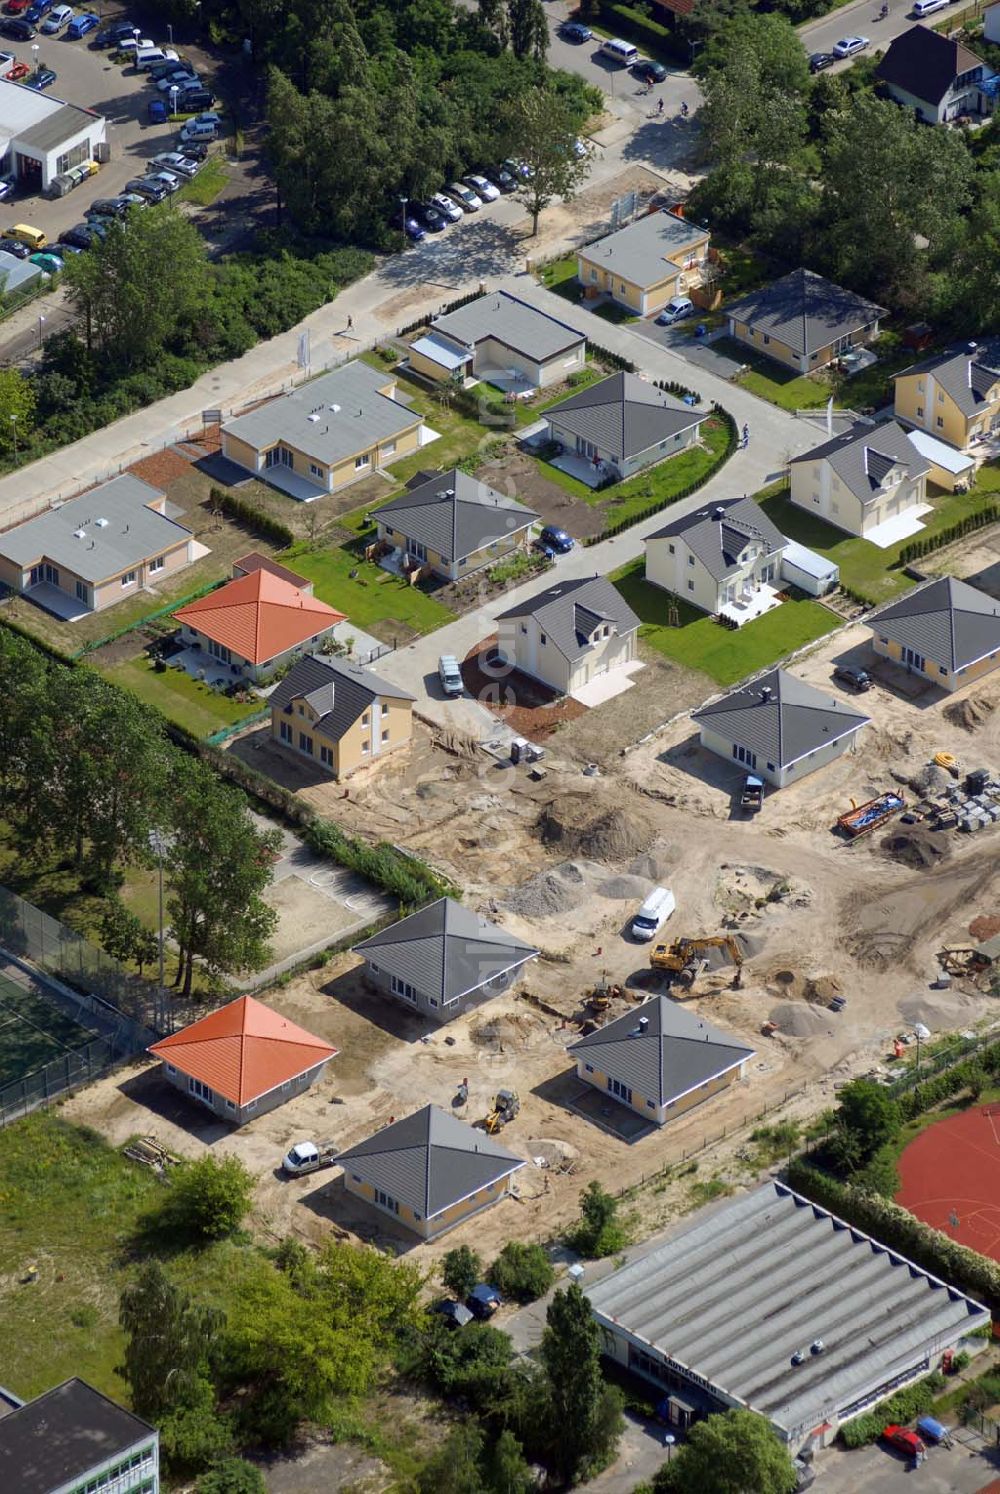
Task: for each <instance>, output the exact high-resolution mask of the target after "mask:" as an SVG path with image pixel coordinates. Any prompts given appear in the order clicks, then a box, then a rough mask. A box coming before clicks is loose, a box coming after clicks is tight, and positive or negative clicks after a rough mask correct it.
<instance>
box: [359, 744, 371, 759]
mask: <svg viewBox="0 0 1000 1494" xmlns="http://www.w3.org/2000/svg"><path fill="white" fill-rule="evenodd" d="M371 750H372V744H371V743H370V742H362V743H361V756H362V757H367V756H368V754H369V752H371Z"/></svg>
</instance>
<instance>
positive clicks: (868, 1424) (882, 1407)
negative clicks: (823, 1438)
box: [840, 1374, 944, 1447]
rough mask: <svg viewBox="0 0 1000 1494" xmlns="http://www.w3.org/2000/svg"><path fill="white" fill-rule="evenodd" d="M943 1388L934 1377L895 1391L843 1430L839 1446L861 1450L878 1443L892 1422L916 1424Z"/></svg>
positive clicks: (843, 1427) (931, 1376)
mask: <svg viewBox="0 0 1000 1494" xmlns="http://www.w3.org/2000/svg"><path fill="white" fill-rule="evenodd" d="M943 1384H944V1377H943V1376H942V1375H937V1374H933V1375H928V1376H927V1378H926V1380H921V1381H920V1384H919V1385H907V1386H906V1387H905V1389H903V1390H897V1391H896V1394H895V1395H891V1396H890V1397H889V1398H888V1400H885V1401H879V1403H878V1405H877V1406H874V1407H873V1408H872V1410H871V1411H866V1412H865V1414H864V1415H863V1416H856V1417H855V1418H854V1420H853V1421H849V1422H848V1423H847V1425H846V1426H842V1427H841V1429H840V1440H841V1442H843V1444H844V1446H845V1447H864V1446H865V1444H866V1443H869V1442H877V1441H878V1439H879V1438H880V1437H881V1435H882V1433H883V1431H884V1430H885V1428H886V1427H887V1426H889V1425H890V1424H891V1423H892V1422H895V1423H896V1424H897V1425H898V1426H904V1427H905V1426H906V1423H907V1422H908V1421H915V1420H916V1418H917V1417H918V1416H923V1414H924V1412H925V1411H929V1410H930V1409H931V1407H932V1406H933V1404H934V1398H935V1396H936V1395H937V1394H938V1393H939V1391H940V1389H941V1386H942V1385H943Z"/></svg>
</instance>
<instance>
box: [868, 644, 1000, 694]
mask: <svg viewBox="0 0 1000 1494" xmlns="http://www.w3.org/2000/svg"><path fill="white" fill-rule="evenodd" d="M872 648H873V649H874V650H875V652H876V654H878V655H879V657H880V658H883V659H889V660H890V661H891V662H892V663H893V664H898V665H899V666H900V667H901V668H902V669H907V668H910V669H912V668H913V666H912V665H907V664H904V663H903V648H902V645H901V644H900V643H898V642H897V641H896V640H895V639H894V638H890V639H888V640H887V641H885V642H883V640H882V637H881V636H880V635H879V634H878V633H876V634H874V636H873V637H872ZM998 654H1000V650H998V652H997V653H994V654H992V655H989V656H988V657H987V658H985V659H979V660H977V662H976V663H975V664H970V665H969V666H968V668H967V669H961V670H959V672H958V673H957V674H942V673H941V666H940V665H939V664H937V663H936V662H935V660H933V659H927V660H926V661H925V662H926V665H927V667H926V669H920V670H914V673H916V674H919V675H921V676H922V677H923V678H924V679H927V680H930V681H931V683H932V684H935V685H938V686H939V687H940V688H941V689H942V690H948V691H951V692H953V691H955V690H962V689H964V688H965V686H966V685H971V684H974V683H975V682H976V680H981V679H982V678H983V676H984V675H987V674H992V673H993V670H994V669H996V667H997V665H998V664H1000V657H998Z"/></svg>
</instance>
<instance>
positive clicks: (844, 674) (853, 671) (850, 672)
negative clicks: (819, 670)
mask: <svg viewBox="0 0 1000 1494" xmlns="http://www.w3.org/2000/svg"><path fill="white" fill-rule="evenodd" d="M833 677H834V679H835V680H840V682H841V684H842V685H849V686H850V687H851V689H852V690H857V691H858V692H859V693H860V692H861V691H862V690H870V689H871V687H872V677H871V675H870V674H869V673H868V671H867V669H859V668H858V667H857V666H856V665H854V664H838V665H837V667H836V669H835V670H834V671H833Z"/></svg>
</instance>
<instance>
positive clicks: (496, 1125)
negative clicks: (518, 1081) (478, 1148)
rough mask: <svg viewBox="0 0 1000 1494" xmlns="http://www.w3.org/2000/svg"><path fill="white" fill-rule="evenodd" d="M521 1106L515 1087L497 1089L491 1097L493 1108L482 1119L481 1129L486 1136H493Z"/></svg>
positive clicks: (512, 1117) (510, 1119) (511, 1118)
mask: <svg viewBox="0 0 1000 1494" xmlns="http://www.w3.org/2000/svg"><path fill="white" fill-rule="evenodd" d="M520 1108H521V1100H520V1097H519V1095H518V1093H517V1090H515V1089H499V1090H497V1092H496V1094H495V1095H494V1097H493V1109H492V1110H491V1111H490V1113H489V1115H487V1116H486V1117H485V1118H484V1120H483V1130H484V1131H485V1132H486V1134H487V1136H495V1135H496V1134H497V1132H498V1131H502V1130H503V1128H504V1126H505V1125H506V1124H507V1122H508V1121H512V1120H513V1119H514V1117H515V1115H517V1113H518V1111H519V1110H520Z"/></svg>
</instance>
